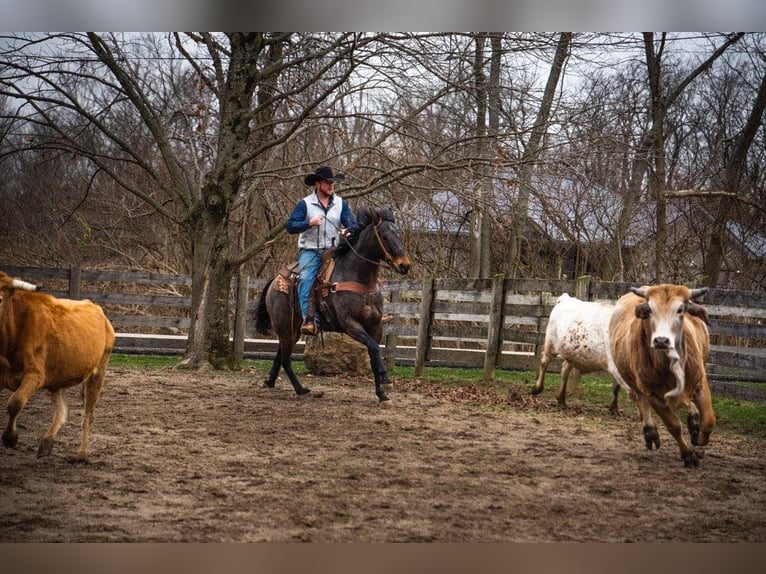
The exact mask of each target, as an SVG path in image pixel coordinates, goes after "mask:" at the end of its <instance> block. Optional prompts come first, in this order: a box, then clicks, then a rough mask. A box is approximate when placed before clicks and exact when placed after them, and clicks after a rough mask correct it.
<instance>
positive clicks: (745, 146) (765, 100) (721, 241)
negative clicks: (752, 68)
mask: <svg viewBox="0 0 766 574" xmlns="http://www.w3.org/2000/svg"><path fill="white" fill-rule="evenodd" d="M764 109H766V74H764V75H763V77H762V78H761V86H760V88H759V89H758V95H757V97H756V99H755V102H754V103H753V109H752V110H751V111H750V115H749V116H748V118H747V123H746V124H745V129H744V130H742V133H741V134H740V135H739V137H738V138H737V141H736V144H735V145H734V152H733V153H732V155H731V157H730V158H729V160H728V162H727V164H726V168H725V171H724V182H723V183H724V191H727V192H730V193H739V186H740V181H741V179H742V173H743V172H744V170H745V163H746V161H747V152H748V150H749V149H750V145H751V144H752V143H753V139H754V138H755V134H756V133H757V131H758V128H759V126H760V124H761V118H762V117H763V114H764ZM734 203H735V202H734V201H733V200H732V199H731V198H728V197H727V198H720V199H719V200H718V205H717V209H716V213H715V219H714V220H713V225H712V228H711V230H710V242H709V244H708V249H707V259H706V260H705V266H704V278H703V282H704V284H705V285H707V286H708V287H716V286H717V285H718V281H719V280H720V277H721V266H722V264H723V258H724V253H725V251H726V224H727V222H728V220H729V213H730V212H731V208H732V206H733V205H734Z"/></svg>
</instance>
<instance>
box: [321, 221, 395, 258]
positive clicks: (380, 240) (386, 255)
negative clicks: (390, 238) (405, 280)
mask: <svg viewBox="0 0 766 574" xmlns="http://www.w3.org/2000/svg"><path fill="white" fill-rule="evenodd" d="M383 221H384V219H383V218H382V217H379V218H378V221H377V223H375V224H374V225H373V226H372V230H373V231H374V233H375V238H376V239H377V240H378V247H380V249H381V251H383V259H384V261H385V263H386V264H387V265H388V268H389V269H391V270H393V271H395V270H396V269H394V258H393V256H392V255H391V253H389V251H388V249H386V245H385V243H383V238H382V237H381V236H380V231H379V230H378V228H379V227H380V226H381V225H382V224H383ZM331 225H333V224H332V223H331ZM333 227H335V229H337V230H338V231H340V228H339V227H337V226H335V225H333ZM346 242H347V243H348V247H349V249H351V252H352V253H353V254H354V255H356V256H357V257H358V258H359V259H362V260H364V261H367V262H368V263H372V264H373V265H377V266H379V267H380V265H381V262H380V261H373V260H372V259H370V258H369V257H365V256H364V255H362V254H361V253H359V252H358V251H357V250H356V249H354V246H353V245H352V244H351V242H350V241H348V240H347V241H346Z"/></svg>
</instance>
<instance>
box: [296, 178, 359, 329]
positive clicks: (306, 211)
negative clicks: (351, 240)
mask: <svg viewBox="0 0 766 574" xmlns="http://www.w3.org/2000/svg"><path fill="white" fill-rule="evenodd" d="M344 179H345V176H344V175H343V174H337V175H336V174H334V173H333V171H332V168H330V167H328V166H322V167H320V168H317V170H316V171H315V172H314V173H310V174H308V175H307V176H306V177H305V179H304V183H305V184H306V185H308V186H314V191H313V193H311V194H309V195H307V196H306V197H304V198H303V199H301V200H300V201H299V202H298V203H297V204H296V205H295V208H294V209H293V211H292V213H291V214H290V218H289V219H288V221H287V232H288V233H291V234H300V235H299V236H298V269H299V273H300V280H299V284H298V299H299V301H300V306H301V313H302V315H303V325H301V333H303V334H304V335H316V333H317V325H316V320H315V317H314V305H313V298H311V299H312V301H309V299H310V297H309V296H310V293H311V288H312V286H313V285H314V280H315V278H316V274H317V271H318V270H319V267H320V266H321V264H322V253H324V252H325V251H326V250H327V249H330V248H332V247H336V246H337V244H338V241H339V236H341V235H342V236H344V237H349V236H350V235H351V234H353V233H355V232H356V231H357V229H358V224H357V222H356V218H355V217H354V214H353V213H352V212H351V209H349V207H348V203H347V202H346V201H344V200H343V198H342V197H340V196H337V195H335V182H336V181H343V180H344Z"/></svg>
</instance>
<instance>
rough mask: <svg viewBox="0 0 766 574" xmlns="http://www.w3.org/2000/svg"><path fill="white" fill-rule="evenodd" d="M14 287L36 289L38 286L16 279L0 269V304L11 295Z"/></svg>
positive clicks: (28, 289)
mask: <svg viewBox="0 0 766 574" xmlns="http://www.w3.org/2000/svg"><path fill="white" fill-rule="evenodd" d="M16 289H23V290H24V291H37V290H38V289H39V287H37V285H33V284H32V283H27V282H26V281H22V280H21V279H16V278H14V277H11V276H10V275H6V274H5V273H3V272H2V271H0V304H1V303H2V302H3V301H4V300H5V299H6V298H8V297H10V296H11V295H13V292H14V291H15V290H16Z"/></svg>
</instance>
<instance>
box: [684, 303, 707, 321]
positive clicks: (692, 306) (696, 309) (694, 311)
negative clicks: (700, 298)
mask: <svg viewBox="0 0 766 574" xmlns="http://www.w3.org/2000/svg"><path fill="white" fill-rule="evenodd" d="M686 312H687V313H689V315H694V316H695V317H699V318H700V319H702V320H703V321H705V324H706V325H710V320H709V319H708V316H707V309H705V307H703V306H702V305H698V304H697V303H694V302H692V301H689V303H687V304H686Z"/></svg>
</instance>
